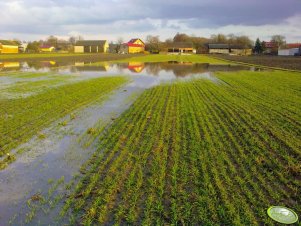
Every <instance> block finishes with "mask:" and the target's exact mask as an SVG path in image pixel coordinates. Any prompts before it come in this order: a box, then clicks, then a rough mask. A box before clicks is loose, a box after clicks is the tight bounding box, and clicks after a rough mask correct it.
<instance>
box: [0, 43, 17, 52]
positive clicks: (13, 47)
mask: <svg viewBox="0 0 301 226" xmlns="http://www.w3.org/2000/svg"><path fill="white" fill-rule="evenodd" d="M0 53H19V45H18V43H16V42H14V41H8V40H0Z"/></svg>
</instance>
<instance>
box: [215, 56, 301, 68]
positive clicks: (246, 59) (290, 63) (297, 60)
mask: <svg viewBox="0 0 301 226" xmlns="http://www.w3.org/2000/svg"><path fill="white" fill-rule="evenodd" d="M218 58H222V59H225V60H231V61H238V62H243V63H248V64H257V65H263V66H268V67H278V68H284V69H289V70H300V71H301V57H289V56H229V55H218Z"/></svg>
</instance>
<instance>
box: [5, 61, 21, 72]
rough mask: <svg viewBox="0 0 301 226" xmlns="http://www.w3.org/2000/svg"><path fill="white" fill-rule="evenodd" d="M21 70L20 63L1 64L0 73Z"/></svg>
mask: <svg viewBox="0 0 301 226" xmlns="http://www.w3.org/2000/svg"><path fill="white" fill-rule="evenodd" d="M18 68H20V62H0V71H2V70H15V69H18Z"/></svg>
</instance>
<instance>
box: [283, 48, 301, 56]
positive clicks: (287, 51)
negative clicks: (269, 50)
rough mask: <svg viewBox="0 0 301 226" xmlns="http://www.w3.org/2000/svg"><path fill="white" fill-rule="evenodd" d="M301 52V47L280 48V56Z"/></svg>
mask: <svg viewBox="0 0 301 226" xmlns="http://www.w3.org/2000/svg"><path fill="white" fill-rule="evenodd" d="M300 54H301V49H300V48H291V49H279V50H278V55H279V56H296V55H300Z"/></svg>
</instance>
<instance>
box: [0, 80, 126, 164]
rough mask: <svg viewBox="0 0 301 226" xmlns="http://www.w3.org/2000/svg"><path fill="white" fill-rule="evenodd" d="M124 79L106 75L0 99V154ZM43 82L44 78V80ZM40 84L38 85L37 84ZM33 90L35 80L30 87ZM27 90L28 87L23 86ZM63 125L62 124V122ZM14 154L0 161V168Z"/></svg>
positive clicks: (102, 95) (103, 94)
mask: <svg viewBox="0 0 301 226" xmlns="http://www.w3.org/2000/svg"><path fill="white" fill-rule="evenodd" d="M126 81H127V78H125V77H106V78H97V79H90V80H87V81H81V82H76V83H72V84H66V85H62V86H59V87H55V88H51V89H46V90H45V91H44V92H42V93H38V94H36V95H33V96H29V97H27V98H18V99H1V100H0V136H1V140H0V157H2V156H4V155H6V154H7V153H9V152H10V151H11V150H12V149H13V148H15V147H16V146H18V145H19V144H21V143H23V142H25V141H27V140H28V139H30V138H31V137H32V136H33V135H38V132H39V131H40V130H42V129H43V128H45V127H46V126H48V125H49V124H50V123H51V122H53V121H55V120H58V119H60V118H61V117H63V116H65V115H67V114H69V113H71V112H72V111H74V110H75V109H77V108H79V107H81V106H84V105H86V104H89V103H91V102H93V101H95V100H99V99H100V98H103V99H104V97H106V96H107V94H108V93H110V92H111V91H112V90H114V89H116V88H118V87H119V86H121V85H122V84H124V83H125V82H126ZM45 84H47V81H45ZM39 85H40V84H39ZM32 88H33V89H35V88H36V87H35V83H34V86H33V87H32ZM26 90H28V87H26ZM63 124H66V123H65V122H63ZM13 158H14V156H10V158H9V159H8V157H6V158H5V159H4V160H3V161H2V162H0V168H3V167H5V165H6V163H7V162H11V160H13Z"/></svg>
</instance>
